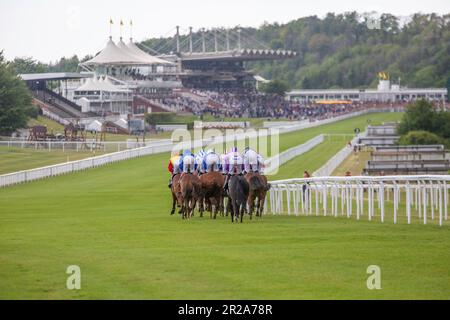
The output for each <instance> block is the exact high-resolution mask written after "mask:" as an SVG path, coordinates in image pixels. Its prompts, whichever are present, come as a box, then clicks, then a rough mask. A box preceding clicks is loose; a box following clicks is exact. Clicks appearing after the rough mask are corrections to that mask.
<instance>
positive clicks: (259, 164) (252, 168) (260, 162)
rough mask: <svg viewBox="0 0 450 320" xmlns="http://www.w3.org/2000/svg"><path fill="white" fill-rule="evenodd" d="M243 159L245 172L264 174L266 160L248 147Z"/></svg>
mask: <svg viewBox="0 0 450 320" xmlns="http://www.w3.org/2000/svg"><path fill="white" fill-rule="evenodd" d="M242 158H243V160H244V171H245V172H246V173H248V172H259V173H261V174H263V170H264V158H263V157H262V156H261V155H260V154H259V153H258V152H256V151H255V150H253V149H251V148H249V147H246V148H245V151H244V154H243V155H242Z"/></svg>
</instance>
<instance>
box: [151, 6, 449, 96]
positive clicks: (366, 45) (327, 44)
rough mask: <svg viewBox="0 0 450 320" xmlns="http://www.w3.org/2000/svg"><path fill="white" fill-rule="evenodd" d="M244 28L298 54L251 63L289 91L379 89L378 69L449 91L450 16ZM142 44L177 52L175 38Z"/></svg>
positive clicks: (311, 20) (328, 19)
mask: <svg viewBox="0 0 450 320" xmlns="http://www.w3.org/2000/svg"><path fill="white" fill-rule="evenodd" d="M242 29H243V33H245V34H250V35H252V36H253V37H254V38H256V39H257V40H258V41H259V42H262V43H265V44H267V45H268V46H269V47H270V48H272V49H287V50H294V51H296V52H297V53H298V56H297V57H295V58H293V59H288V60H281V61H261V62H254V63H250V64H249V65H248V67H250V68H251V69H253V70H254V71H255V72H257V73H260V74H261V75H262V76H263V77H265V78H267V79H279V80H283V81H284V82H286V83H288V84H289V87H290V88H304V89H311V88H323V89H325V88H358V87H359V88H366V87H376V84H377V74H378V72H380V71H385V72H388V73H389V74H390V75H391V79H393V80H396V81H397V80H398V79H399V78H401V84H402V85H407V86H409V87H445V86H447V87H449V88H450V14H445V15H438V14H434V13H432V14H420V13H417V14H414V15H412V16H411V17H410V19H409V21H406V22H403V21H402V20H401V19H400V18H399V17H396V16H394V15H392V14H388V13H385V14H381V15H380V17H379V28H378V25H377V26H376V27H375V28H373V25H370V24H368V21H367V18H364V15H362V14H358V13H357V12H347V13H343V14H334V13H328V14H327V15H326V16H325V17H324V18H322V19H321V18H319V17H317V16H310V17H304V18H300V19H297V20H293V21H291V22H289V23H286V24H278V23H264V24H263V25H262V26H260V27H259V28H242ZM194 36H195V37H196V38H198V37H200V34H194ZM143 44H145V45H146V46H148V47H152V48H165V50H164V52H161V53H169V52H170V51H173V50H174V42H173V38H152V39H148V40H146V41H144V42H143ZM243 45H244V46H245V44H243Z"/></svg>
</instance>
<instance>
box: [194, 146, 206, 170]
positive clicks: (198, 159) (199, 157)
mask: <svg viewBox="0 0 450 320" xmlns="http://www.w3.org/2000/svg"><path fill="white" fill-rule="evenodd" d="M205 156H206V152H205V150H203V149H200V150H199V151H198V152H197V154H196V155H195V167H196V169H197V171H198V173H200V174H202V173H205V170H204V168H203V159H204V158H205Z"/></svg>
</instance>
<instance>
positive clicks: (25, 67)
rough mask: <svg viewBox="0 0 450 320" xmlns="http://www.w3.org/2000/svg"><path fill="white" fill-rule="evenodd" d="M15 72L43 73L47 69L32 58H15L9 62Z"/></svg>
mask: <svg viewBox="0 0 450 320" xmlns="http://www.w3.org/2000/svg"><path fill="white" fill-rule="evenodd" d="M10 65H11V67H12V68H13V69H14V70H15V72H16V73H18V74H21V73H43V72H47V71H48V66H47V65H45V64H43V63H41V62H38V61H36V60H34V59H33V58H31V57H26V58H15V59H14V60H13V61H11V63H10Z"/></svg>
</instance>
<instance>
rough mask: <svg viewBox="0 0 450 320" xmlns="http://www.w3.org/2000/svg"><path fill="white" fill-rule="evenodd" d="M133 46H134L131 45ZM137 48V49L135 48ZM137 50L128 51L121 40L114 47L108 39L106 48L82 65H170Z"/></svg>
mask: <svg viewBox="0 0 450 320" xmlns="http://www.w3.org/2000/svg"><path fill="white" fill-rule="evenodd" d="M133 45H134V44H133ZM134 46H136V45H134ZM136 48H137V47H136ZM137 50H139V51H140V53H137V51H136V50H134V49H130V47H129V46H127V45H126V44H125V43H124V42H123V41H122V39H120V41H119V42H118V44H117V45H116V44H115V43H114V41H113V40H112V38H111V37H110V38H109V41H108V43H107V44H106V47H105V48H104V49H103V50H102V51H101V52H100V53H99V54H98V55H96V56H95V57H94V58H92V59H91V60H88V61H86V62H84V63H83V64H84V65H125V66H129V65H137V66H145V65H150V64H171V63H170V62H168V61H165V60H162V59H159V58H156V57H152V56H150V55H149V54H147V53H145V52H143V51H142V50H140V49H139V48H137Z"/></svg>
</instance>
